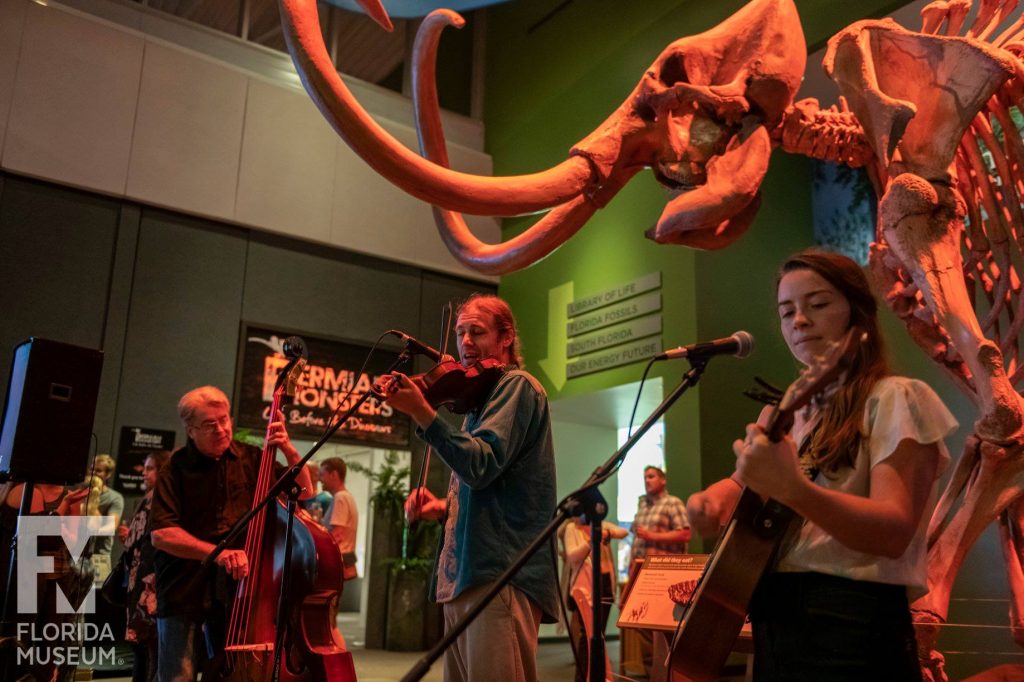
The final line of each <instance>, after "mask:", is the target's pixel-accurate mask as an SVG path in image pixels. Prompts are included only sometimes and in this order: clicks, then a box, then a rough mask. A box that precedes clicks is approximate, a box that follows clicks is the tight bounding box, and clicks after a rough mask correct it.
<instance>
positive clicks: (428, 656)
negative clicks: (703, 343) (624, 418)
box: [401, 358, 707, 682]
mask: <svg viewBox="0 0 1024 682" xmlns="http://www.w3.org/2000/svg"><path fill="white" fill-rule="evenodd" d="M706 366H707V359H706V358H703V359H701V360H700V361H692V364H691V367H690V370H689V371H688V372H687V373H686V374H685V375H684V376H683V378H682V380H681V381H680V382H679V384H678V385H677V386H676V387H675V388H674V389H673V390H672V392H671V393H670V394H669V395H668V397H667V398H665V399H664V400H663V401H662V402H661V404H660V405H658V407H657V408H655V410H654V411H653V412H652V413H651V415H650V416H649V417H647V419H646V420H645V421H644V423H643V424H641V425H640V427H639V428H638V429H637V430H636V431H635V432H634V433H633V435H632V436H631V437H630V438H629V439H628V440H627V441H626V442H625V444H623V446H622V447H621V448H619V449H618V450H616V451H615V453H614V454H613V455H612V456H611V457H610V458H609V459H608V461H607V462H605V463H604V464H603V465H601V467H599V468H598V469H597V470H595V471H594V473H593V474H591V475H590V478H589V479H587V482H586V483H584V484H583V487H582V488H580V489H579V490H577V491H576V492H574V493H572V494H571V495H569V497H568V498H567V502H566V503H565V504H563V505H561V506H560V507H559V509H558V512H557V513H556V514H555V518H554V519H552V521H551V522H550V523H549V524H548V525H547V526H545V527H544V530H542V531H541V532H540V534H538V535H537V537H536V538H534V539H533V542H531V543H530V544H529V545H527V547H526V549H524V550H523V551H522V553H520V555H519V556H518V557H516V560H515V561H514V562H513V563H512V565H511V566H509V567H508V569H506V570H505V572H504V573H502V574H501V575H500V576H498V577H497V578H496V579H495V581H494V583H493V584H492V585H491V587H490V589H488V590H487V592H486V594H484V595H483V596H482V597H480V600H479V601H477V603H476V604H474V605H473V606H472V608H470V610H469V611H468V612H467V613H466V615H465V616H463V617H462V618H461V619H460V620H459V622H457V623H455V625H453V626H452V628H451V630H449V631H448V632H446V633H445V634H444V637H442V638H441V641H439V642H438V643H437V644H435V645H434V647H433V648H432V649H431V650H430V651H428V652H427V653H425V654H424V655H423V657H422V658H420V660H419V661H417V662H416V664H415V665H414V666H413V667H412V668H410V670H409V672H407V673H406V674H405V676H403V677H402V679H401V682H416V680H421V679H423V676H424V675H426V674H427V672H429V671H430V666H431V665H433V664H434V662H435V661H436V660H437V659H439V658H440V657H441V654H443V653H444V651H445V649H447V648H448V647H450V646H451V645H452V643H453V642H454V641H455V640H456V639H458V637H459V635H461V634H462V632H463V631H464V630H465V629H466V628H467V627H469V624H470V623H472V622H473V621H474V620H475V619H476V617H477V616H479V615H480V613H481V612H482V611H483V610H484V609H485V608H487V605H488V604H489V603H490V601H491V600H492V599H494V597H495V596H496V595H497V594H498V592H500V591H501V589H502V588H503V587H505V585H507V584H508V583H509V581H511V580H512V577H513V576H514V575H515V574H516V573H518V572H519V569H520V568H522V567H523V566H524V565H525V564H526V562H527V561H529V559H530V557H532V556H533V554H534V553H535V552H536V551H537V550H538V549H540V547H541V545H543V544H544V543H545V542H548V541H549V540H550V539H551V536H552V535H554V534H555V531H557V530H558V527H559V526H561V525H562V523H563V522H564V521H565V520H566V519H568V518H569V517H570V516H574V515H576V514H579V509H580V507H581V506H582V505H583V504H584V502H583V501H582V499H583V496H585V495H588V494H589V493H588V492H587V489H588V488H592V487H594V486H596V485H599V484H600V483H602V482H603V481H604V480H606V479H607V478H608V477H609V476H610V475H611V473H612V472H614V471H615V469H617V468H618V466H619V464H620V463H621V462H622V460H623V459H624V458H625V456H626V453H628V452H629V450H630V449H631V448H632V447H633V446H634V445H636V444H637V442H638V441H639V440H640V439H641V438H642V437H643V435H644V434H645V433H646V432H647V431H648V430H649V429H650V428H651V427H652V426H653V425H654V423H655V422H656V421H658V420H659V419H661V417H662V416H663V415H664V414H665V413H666V412H668V409H669V408H670V407H672V405H673V403H675V402H676V401H677V400H679V398H680V397H681V396H682V395H683V393H685V392H686V391H687V389H689V388H690V387H691V386H694V385H696V383H697V381H699V380H700V377H701V375H702V374H703V373H704V368H705V367H706ZM591 568H592V569H594V571H595V572H597V571H600V562H598V564H597V568H594V567H591ZM595 597H597V598H595V600H594V602H595V604H596V603H597V602H598V600H599V595H598V594H596V593H595ZM597 622H598V621H596V620H595V621H594V623H595V626H596V624H597ZM595 629H596V628H595ZM602 636H603V635H602ZM600 653H601V657H602V661H603V660H604V650H603V649H602V650H601V652H600ZM602 667H603V666H602Z"/></svg>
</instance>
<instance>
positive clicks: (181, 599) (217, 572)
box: [151, 386, 313, 682]
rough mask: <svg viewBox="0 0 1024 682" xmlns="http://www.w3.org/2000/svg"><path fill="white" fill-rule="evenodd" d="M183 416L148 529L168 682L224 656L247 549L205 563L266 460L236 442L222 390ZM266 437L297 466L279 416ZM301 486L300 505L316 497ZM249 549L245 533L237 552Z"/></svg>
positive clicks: (193, 402)
mask: <svg viewBox="0 0 1024 682" xmlns="http://www.w3.org/2000/svg"><path fill="white" fill-rule="evenodd" d="M178 416H179V417H180V418H181V421H182V424H184V426H185V433H186V434H187V435H188V443H187V444H186V445H185V447H183V448H181V449H180V450H178V451H177V452H175V453H174V454H173V455H171V459H170V460H169V461H168V462H167V464H165V465H164V467H163V469H162V471H161V473H160V477H159V479H158V481H157V486H156V491H155V492H154V494H153V516H152V521H151V523H152V528H153V547H155V548H156V550H157V552H156V555H155V563H156V591H157V639H158V655H157V666H158V677H159V679H160V680H161V681H163V680H167V681H169V682H170V681H173V682H179V681H184V680H194V679H196V674H197V673H198V672H199V671H198V670H197V669H196V664H197V662H198V661H199V660H201V659H205V658H206V656H200V655H199V653H200V652H201V651H204V652H205V651H210V652H212V653H213V654H214V655H216V654H219V653H220V652H222V651H223V648H224V645H223V633H224V630H223V629H224V622H223V621H224V620H226V617H227V614H228V612H229V608H230V604H231V600H232V599H233V598H234V587H235V582H234V581H237V580H239V579H241V578H243V577H245V575H246V574H247V573H248V571H249V558H248V557H247V556H246V554H245V550H244V549H237V548H231V549H226V550H224V551H223V552H222V553H221V554H220V555H219V556H218V557H217V559H216V565H211V566H209V567H207V568H205V569H204V568H203V567H202V565H201V563H200V562H201V561H202V560H203V559H205V558H206V556H207V555H208V554H209V553H210V552H211V551H212V550H213V548H214V546H215V545H216V543H218V542H220V541H221V539H223V538H224V537H225V536H226V535H227V534H228V531H229V530H231V527H232V526H233V525H234V524H235V522H236V521H238V519H240V518H241V517H242V516H244V515H245V514H246V513H247V512H248V511H249V509H250V508H251V507H252V504H253V502H254V500H253V497H254V495H255V490H256V479H257V476H258V474H259V463H260V457H261V455H262V453H261V451H260V450H259V449H258V448H255V447H253V446H251V445H246V444H244V443H240V442H239V441H236V440H234V439H233V429H232V422H231V404H230V403H229V402H228V398H227V396H226V395H224V393H223V391H221V390H220V389H218V388H215V387H213V386H202V387H200V388H197V389H194V390H192V391H189V392H188V393H186V394H185V395H183V396H182V397H181V400H179V401H178ZM268 433H269V434H270V435H269V437H268V439H267V443H268V444H269V445H274V446H277V447H278V448H280V450H281V452H282V453H283V454H284V456H285V459H286V460H287V461H288V463H289V464H295V463H296V462H298V461H299V459H300V455H299V453H298V451H297V450H296V449H295V446H294V445H292V442H291V440H290V439H289V438H288V432H287V430H286V429H285V426H284V415H282V414H281V413H280V411H279V412H278V413H277V415H276V420H275V421H274V422H273V423H272V424H270V428H269V430H268ZM281 473H283V467H281V466H280V465H278V467H277V474H278V475H280V474H281ZM296 483H298V485H299V486H301V487H302V489H303V491H302V493H301V495H300V497H301V498H302V499H308V498H310V497H312V496H313V485H312V482H311V481H310V479H309V473H308V472H307V471H306V470H305V468H303V471H302V473H300V474H299V476H298V477H297V478H296ZM244 541H245V534H244V533H242V534H241V535H240V536H239V538H238V540H237V543H238V547H240V546H241V545H242V544H243V543H244ZM204 639H205V643H204V641H203V640H204ZM203 667H204V668H206V669H205V670H204V673H203V680H211V679H217V675H216V673H214V672H212V671H211V670H210V669H209V663H208V662H207V663H204V666H203Z"/></svg>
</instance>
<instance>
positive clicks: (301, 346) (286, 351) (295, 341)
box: [281, 336, 309, 360]
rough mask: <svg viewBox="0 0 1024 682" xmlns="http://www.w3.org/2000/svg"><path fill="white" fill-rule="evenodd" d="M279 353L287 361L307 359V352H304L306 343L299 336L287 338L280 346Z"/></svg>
mask: <svg viewBox="0 0 1024 682" xmlns="http://www.w3.org/2000/svg"><path fill="white" fill-rule="evenodd" d="M281 353H282V354H283V355H284V356H285V357H286V358H288V359H289V360H298V359H299V358H305V359H308V358H309V351H307V350H306V342H305V341H303V340H302V338H301V337H299V336H289V337H288V338H287V339H285V340H284V342H283V343H282V344H281Z"/></svg>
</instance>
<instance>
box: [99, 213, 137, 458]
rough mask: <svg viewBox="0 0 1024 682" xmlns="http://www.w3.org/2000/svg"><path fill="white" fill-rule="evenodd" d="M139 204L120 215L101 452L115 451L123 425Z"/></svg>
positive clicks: (106, 348)
mask: <svg viewBox="0 0 1024 682" xmlns="http://www.w3.org/2000/svg"><path fill="white" fill-rule="evenodd" d="M139 216H140V210H139V207H138V206H133V205H130V204H128V205H125V206H123V207H122V209H121V212H120V216H119V218H118V227H117V241H116V243H115V246H114V259H113V265H112V267H111V268H110V293H109V298H108V300H107V319H106V325H105V326H104V329H103V354H104V355H103V363H104V371H103V376H102V378H101V379H100V394H99V401H98V403H97V405H96V420H95V425H94V427H93V428H94V429H95V431H96V436H97V439H98V446H99V451H100V452H114V451H115V449H116V448H117V443H118V432H119V431H120V428H119V427H118V426H117V425H116V423H115V422H116V418H117V414H116V407H117V396H118V393H119V392H120V390H121V370H122V364H123V360H124V339H125V334H126V333H127V326H128V307H129V305H130V301H131V293H132V280H133V277H134V274H135V252H136V249H137V246H138V241H139Z"/></svg>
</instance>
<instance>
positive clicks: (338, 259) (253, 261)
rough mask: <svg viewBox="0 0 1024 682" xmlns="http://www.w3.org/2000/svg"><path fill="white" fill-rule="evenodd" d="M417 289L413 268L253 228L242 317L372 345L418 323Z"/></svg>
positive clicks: (417, 276)
mask: <svg viewBox="0 0 1024 682" xmlns="http://www.w3.org/2000/svg"><path fill="white" fill-rule="evenodd" d="M419 291H420V271H419V270H418V269H416V268H411V267H407V266H402V265H398V264H395V263H386V262H385V261H381V260H380V259H377V258H372V257H369V256H359V255H356V254H350V253H346V252H341V251H338V250H337V249H329V248H318V247H315V246H311V245H306V244H299V243H297V242H295V241H294V240H284V239H277V238H274V237H268V236H264V235H259V234H255V233H254V234H253V235H252V240H251V241H250V245H249V259H248V264H247V269H246V277H245V297H244V302H243V306H242V318H243V319H244V320H247V321H249V322H260V323H264V324H270V325H280V326H281V327H282V328H288V329H293V330H302V331H307V332H310V333H318V334H321V335H325V336H332V337H335V338H339V339H345V340H349V341H361V342H364V343H372V342H373V341H374V340H376V338H377V337H378V336H380V334H381V333H383V332H384V331H385V330H387V329H391V328H395V329H409V330H415V329H416V328H417V326H418V323H419V313H418V310H419ZM410 333H413V332H412V331H410ZM388 343H392V344H393V343H394V341H393V340H392V341H390V342H388Z"/></svg>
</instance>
